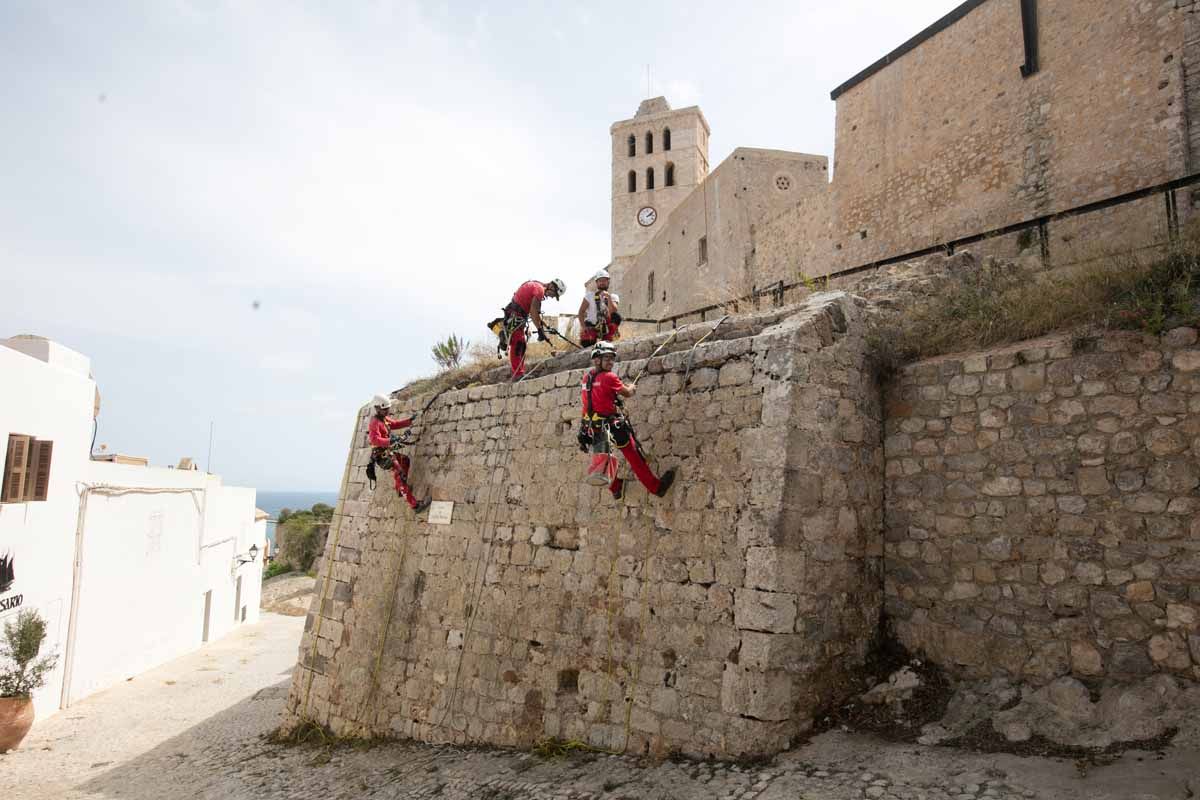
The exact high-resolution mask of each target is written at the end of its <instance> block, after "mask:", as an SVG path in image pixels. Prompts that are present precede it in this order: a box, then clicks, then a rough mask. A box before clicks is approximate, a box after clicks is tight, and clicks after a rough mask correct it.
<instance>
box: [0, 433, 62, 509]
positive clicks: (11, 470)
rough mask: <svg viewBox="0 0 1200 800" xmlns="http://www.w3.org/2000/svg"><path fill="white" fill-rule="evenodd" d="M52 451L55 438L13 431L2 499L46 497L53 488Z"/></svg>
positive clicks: (0, 491)
mask: <svg viewBox="0 0 1200 800" xmlns="http://www.w3.org/2000/svg"><path fill="white" fill-rule="evenodd" d="M53 455H54V442H46V441H39V440H38V439H35V438H33V437H32V436H25V435H22V434H19V433H10V434H9V435H8V450H7V452H6V454H5V457H4V482H3V483H0V503H28V502H31V501H36V500H45V499H46V495H47V494H48V493H49V489H50V462H51V459H52V458H53Z"/></svg>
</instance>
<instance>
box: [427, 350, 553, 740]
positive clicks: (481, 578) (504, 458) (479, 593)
mask: <svg viewBox="0 0 1200 800" xmlns="http://www.w3.org/2000/svg"><path fill="white" fill-rule="evenodd" d="M531 374H532V373H531ZM521 380H524V377H522V378H521ZM518 383H520V380H519V381H518ZM513 449H514V448H506V449H504V450H501V451H500V455H498V456H497V459H496V469H495V471H494V472H493V473H492V482H491V485H489V486H488V490H487V494H486V495H485V498H486V505H485V506H484V510H483V517H482V518H481V520H480V526H479V530H478V533H477V535H478V537H479V542H480V547H479V553H478V554H477V555H476V556H475V566H474V569H473V570H472V572H471V592H472V600H471V606H470V608H471V610H470V614H469V615H468V616H467V626H466V628H465V629H464V631H463V641H462V648H461V649H460V650H459V653H458V664H457V665H456V666H455V668H454V682H453V685H452V688H451V692H450V699H449V701H448V702H447V703H446V707H445V709H443V711H442V716H441V718H440V719H439V720H438V722H437V727H439V728H441V727H444V725H445V722H446V717H448V716H449V715H450V712H451V710H452V709H453V708H454V701H455V700H457V699H458V686H459V681H460V680H461V678H462V667H463V661H464V660H466V657H467V652H468V648H469V647H470V639H471V634H472V633H473V632H474V629H475V617H476V616H478V615H479V601H480V599H482V597H483V586H484V583H485V582H486V580H487V568H488V566H490V565H491V560H492V546H493V544H494V543H495V540H496V531H495V515H494V514H493V509H494V508H495V507H496V506H497V505H498V501H499V498H498V497H497V498H496V499H495V500H493V493H494V492H495V489H496V487H497V486H504V485H505V481H503V480H499V479H498V478H499V477H500V474H501V470H504V471H505V473H507V470H508V461H509V458H510V457H511V455H512V452H513ZM489 518H490V524H491V525H492V535H491V537H490V538H487V539H486V550H485V547H484V545H485V535H486V533H487V527H488V524H489ZM484 552H486V553H487V560H486V561H484V558H483V554H484ZM481 562H483V563H482V566H483V574H482V575H480V564H481ZM476 587H477V588H476Z"/></svg>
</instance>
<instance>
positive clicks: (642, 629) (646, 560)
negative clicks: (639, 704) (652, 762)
mask: <svg viewBox="0 0 1200 800" xmlns="http://www.w3.org/2000/svg"><path fill="white" fill-rule="evenodd" d="M653 545H654V532H653V531H650V532H649V533H648V534H646V550H645V552H644V553H643V554H642V588H641V592H640V594H639V596H640V598H641V603H642V614H641V619H640V620H639V622H638V639H637V647H636V648H634V655H633V677H632V680H631V681H630V685H629V698H628V699H627V700H626V701H625V744H624V745H622V746H621V753H624V752H625V751H626V750H628V749H629V730H630V724H631V720H632V719H633V700H634V693H635V692H636V691H637V685H638V680H639V679H640V678H641V675H642V644H643V643H644V642H645V640H646V611H647V610H648V609H649V608H650V604H649V603H648V602H646V588H647V587H648V586H649V585H650V555H651V553H650V551H651V549H652V547H653Z"/></svg>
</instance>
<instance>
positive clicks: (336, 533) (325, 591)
mask: <svg viewBox="0 0 1200 800" xmlns="http://www.w3.org/2000/svg"><path fill="white" fill-rule="evenodd" d="M359 424H360V420H359V418H358V416H357V415H355V417H354V428H353V432H352V433H351V434H350V449H349V451H348V452H347V453H346V466H345V468H344V469H343V470H342V486H341V489H339V490H338V505H339V506H340V507H341V508H343V509H344V508H345V506H346V484H347V483H349V482H350V462H351V461H352V459H353V457H354V451H355V449H356V448H355V445H356V444H357V443H358V426H359ZM335 516H336V517H337V518H338V519H337V524H336V525H335V526H334V529H333V538H332V539H331V542H332V546H331V547H329V548H328V549H327V553H328V556H327V557H326V559H325V584H324V585H323V586H322V587H321V602H320V603H319V604H318V605H317V621H316V623H315V624H314V625H313V643H312V650H311V651H310V653H309V656H308V684H307V685H306V686H305V687H304V704H303V706H302V708H301V710H300V716H301V718H304V719H307V718H308V696H309V693H310V692H311V691H312V684H313V676H314V675H315V674H316V669H315V668H314V667H313V663H314V662H315V661H316V658H317V643H318V642H319V641H320V640H321V619H322V618H323V616H324V611H325V602H326V601H327V600H328V599H329V586H330V583H331V582H332V580H333V562H334V561H336V560H337V547H338V542H339V541H341V535H342V517H345V516H346V514H345V513H344V512H342V511H339V512H337V513H336V514H335Z"/></svg>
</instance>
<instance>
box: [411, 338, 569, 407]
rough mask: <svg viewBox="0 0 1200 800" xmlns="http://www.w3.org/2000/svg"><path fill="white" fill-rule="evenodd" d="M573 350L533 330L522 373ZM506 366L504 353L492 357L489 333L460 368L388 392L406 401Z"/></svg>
mask: <svg viewBox="0 0 1200 800" xmlns="http://www.w3.org/2000/svg"><path fill="white" fill-rule="evenodd" d="M568 335H570V334H568ZM552 347H553V349H552ZM573 349H574V348H572V347H571V346H570V345H568V344H566V343H564V342H563V341H562V340H559V339H556V338H554V337H551V341H550V342H549V343H546V342H539V341H537V334H536V333H535V334H533V336H532V338H531V340H530V341H529V344H528V346H527V347H526V349H525V370H526V372H528V371H530V370H532V369H533V367H534V366H535V365H536V364H537V363H538V362H539V361H542V360H543V359H546V358H549V357H550V356H552V355H554V354H555V353H561V352H564V351H571V350H573ZM507 366H508V356H504V357H503V358H497V357H496V339H495V337H494V336H492V337H489V338H488V340H487V342H486V343H481V342H476V343H474V344H472V345H471V349H470V350H469V351H467V363H465V364H463V365H462V366H461V367H455V368H454V369H447V370H442V371H441V372H439V373H437V374H436V375H431V376H429V377H428V378H418V379H417V380H415V381H412V382H411V383H408V384H405V385H404V386H403V387H402V388H400V389H397V390H396V391H394V392H392V396H393V397H395V398H397V399H399V400H407V399H409V398H411V397H416V396H417V395H422V394H425V393H427V392H434V393H438V392H444V391H448V390H451V389H465V388H466V387H468V386H471V385H473V384H477V383H480V382H481V381H482V379H483V375H484V373H485V372H487V371H488V370H491V369H495V368H496V367H507Z"/></svg>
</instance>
